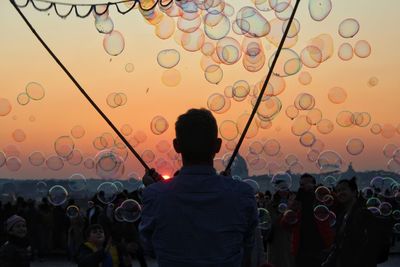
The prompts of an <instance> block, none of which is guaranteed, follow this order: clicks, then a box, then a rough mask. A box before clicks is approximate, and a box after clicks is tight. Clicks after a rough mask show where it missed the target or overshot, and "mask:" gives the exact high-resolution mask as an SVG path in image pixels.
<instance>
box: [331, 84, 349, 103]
mask: <svg viewBox="0 0 400 267" xmlns="http://www.w3.org/2000/svg"><path fill="white" fill-rule="evenodd" d="M328 98H329V100H330V101H331V102H332V103H334V104H342V103H343V102H345V101H346V98H347V93H346V91H345V90H344V89H343V88H341V87H332V88H331V89H329V93H328Z"/></svg>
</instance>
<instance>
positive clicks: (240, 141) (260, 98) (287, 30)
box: [225, 0, 300, 173]
mask: <svg viewBox="0 0 400 267" xmlns="http://www.w3.org/2000/svg"><path fill="white" fill-rule="evenodd" d="M299 4H300V0H297V1H296V4H295V6H294V8H293V12H292V14H291V15H290V19H289V23H288V25H287V26H286V29H285V32H284V34H283V36H282V39H281V42H280V43H279V46H278V50H277V51H276V53H275V57H274V60H273V61H272V64H271V67H270V68H269V71H268V75H267V77H266V78H265V81H264V84H263V86H262V88H261V91H260V94H259V96H258V98H257V102H256V103H255V105H254V108H253V110H252V112H251V115H250V118H249V120H248V121H247V124H246V127H245V128H244V130H243V132H242V135H241V136H240V139H239V142H238V143H237V145H236V147H235V150H234V151H233V153H232V156H231V158H230V159H229V163H228V165H227V166H226V168H225V172H226V173H229V171H230V169H231V166H232V164H233V161H234V160H235V157H236V156H237V154H238V152H239V149H240V147H241V145H242V143H243V140H244V138H245V136H246V133H247V131H248V130H249V128H250V125H251V122H252V121H253V119H254V116H255V115H256V112H257V109H258V107H259V106H260V103H261V100H262V98H263V95H264V92H265V89H266V88H267V85H268V83H269V80H270V78H271V76H272V72H273V71H274V67H275V64H276V62H277V61H278V58H279V55H280V53H281V50H282V48H283V44H284V43H285V40H286V37H287V35H288V33H289V29H290V26H291V25H292V22H293V19H294V17H295V15H296V11H297V8H298V6H299Z"/></svg>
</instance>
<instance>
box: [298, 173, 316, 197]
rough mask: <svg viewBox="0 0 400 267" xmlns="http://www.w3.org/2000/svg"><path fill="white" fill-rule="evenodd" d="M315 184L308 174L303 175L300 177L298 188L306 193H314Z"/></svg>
mask: <svg viewBox="0 0 400 267" xmlns="http://www.w3.org/2000/svg"><path fill="white" fill-rule="evenodd" d="M316 183H317V182H316V180H315V178H314V176H312V175H311V174H309V173H305V174H303V175H302V176H301V177H300V188H301V189H302V190H304V191H306V192H311V191H314V189H315V185H316Z"/></svg>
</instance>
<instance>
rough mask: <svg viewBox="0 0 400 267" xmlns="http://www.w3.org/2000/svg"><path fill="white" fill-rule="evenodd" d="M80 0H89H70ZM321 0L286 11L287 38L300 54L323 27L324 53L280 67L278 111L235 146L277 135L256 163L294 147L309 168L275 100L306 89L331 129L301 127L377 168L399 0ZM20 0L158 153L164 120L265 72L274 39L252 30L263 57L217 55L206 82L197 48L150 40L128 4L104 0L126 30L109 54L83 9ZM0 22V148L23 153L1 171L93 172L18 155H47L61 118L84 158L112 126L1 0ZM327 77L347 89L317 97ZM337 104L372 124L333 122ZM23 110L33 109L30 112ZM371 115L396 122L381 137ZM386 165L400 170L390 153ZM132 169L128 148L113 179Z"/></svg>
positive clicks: (399, 56) (359, 163) (399, 38)
mask: <svg viewBox="0 0 400 267" xmlns="http://www.w3.org/2000/svg"><path fill="white" fill-rule="evenodd" d="M62 2H68V1H67V0H62ZM70 2H71V1H70ZM85 2H86V3H88V2H91V3H93V1H84V0H80V1H78V0H77V1H74V3H85ZM225 2H227V3H229V4H231V5H232V6H233V7H234V8H235V15H236V12H237V11H238V10H240V8H241V7H244V6H251V7H254V3H253V2H252V1H251V0H243V1H232V0H226V1H225ZM239 2H240V3H239ZM332 2H333V7H332V11H331V12H330V14H329V16H328V17H327V18H326V19H324V20H323V21H321V22H317V21H315V20H313V19H312V18H311V17H310V14H309V10H308V3H309V1H308V0H303V1H301V3H300V7H299V10H298V13H297V14H296V18H297V19H298V21H299V22H300V25H301V29H300V32H299V34H298V41H297V43H296V45H295V46H293V47H292V49H293V50H294V51H296V52H297V53H298V54H300V52H301V51H302V49H303V48H304V47H305V46H306V45H307V43H308V42H309V40H310V39H312V38H314V37H316V36H318V35H320V34H329V35H330V36H331V37H332V39H333V44H334V47H333V54H332V56H331V58H329V59H328V60H327V61H325V62H323V63H321V65H320V66H319V67H317V68H307V67H306V66H303V67H302V69H301V70H300V72H299V73H297V74H295V75H292V76H289V77H286V78H285V82H286V89H285V91H284V92H283V93H282V94H280V95H279V96H278V97H279V99H280V100H281V102H282V110H281V112H280V114H279V115H278V116H277V117H276V118H275V119H274V120H273V121H272V127H271V128H269V129H261V128H260V129H259V131H258V134H257V135H256V136H255V137H254V138H251V139H246V141H245V143H244V145H243V147H242V149H241V154H242V155H243V156H245V155H247V154H248V151H249V149H248V146H249V145H250V144H251V143H252V142H254V141H259V142H261V143H264V142H265V141H267V140H269V139H276V140H278V141H279V142H280V144H281V153H280V154H279V155H278V156H275V157H271V156H266V155H265V154H264V153H262V154H261V155H260V157H262V158H263V159H264V160H265V161H266V163H271V162H276V163H277V164H278V165H281V168H282V170H284V169H287V168H288V167H286V166H284V164H285V157H286V156H287V155H288V154H295V155H296V156H297V158H298V160H299V163H300V164H301V165H302V166H303V167H304V170H308V171H318V169H317V168H316V166H315V164H314V163H311V162H310V161H309V160H307V156H306V155H307V152H308V151H309V148H306V147H304V146H302V145H301V144H300V143H299V137H298V136H295V135H293V134H292V132H291V127H292V123H293V121H292V120H290V119H289V118H288V117H287V116H286V115H285V110H286V108H287V107H288V106H290V105H293V102H294V100H295V98H296V97H297V96H298V95H299V94H300V93H308V94H311V95H312V96H314V98H315V102H316V103H315V107H316V108H318V109H320V110H321V111H322V114H323V115H322V117H323V118H324V119H329V120H330V121H332V122H333V124H334V130H333V131H332V132H331V133H329V134H326V135H324V134H321V133H319V132H318V130H317V129H316V127H315V126H313V127H312V128H311V130H310V131H311V132H313V133H314V134H315V135H316V136H317V138H318V139H320V140H322V141H323V143H324V144H325V147H324V149H323V150H335V151H336V152H338V153H339V154H340V155H341V156H342V158H343V161H344V162H345V164H344V165H345V166H344V168H346V165H347V163H348V162H350V161H351V162H353V165H354V168H355V169H356V170H364V169H368V170H369V169H386V168H387V162H388V161H389V160H390V158H387V157H385V156H384V154H383V152H382V151H383V148H384V146H385V145H387V144H395V145H397V146H399V147H400V128H398V127H399V126H400V117H399V115H400V105H399V99H400V90H399V89H400V75H399V70H400V52H399V43H400V35H399V34H398V29H397V27H398V25H399V24H400V17H399V16H398V12H399V10H400V1H397V0H387V1H373V0H364V1H359V0H347V1H332ZM96 3H101V1H96ZM292 4H294V0H292ZM21 10H22V11H23V13H24V14H25V15H26V17H27V18H28V20H29V21H30V22H31V23H32V25H33V26H34V27H35V28H36V30H37V32H38V33H39V34H40V35H41V36H42V38H43V39H44V40H45V42H46V43H47V44H48V46H49V47H50V48H51V49H52V50H53V51H54V53H55V54H56V55H57V56H58V57H59V58H60V60H61V62H63V64H64V65H65V66H66V67H67V68H68V69H69V70H70V72H71V73H72V74H73V75H74V76H75V78H76V79H77V80H78V82H79V83H80V84H81V85H82V86H83V88H85V89H86V91H87V92H88V94H89V95H90V96H91V97H92V98H93V100H94V101H95V102H96V103H97V104H98V105H99V107H100V108H101V109H102V110H103V111H104V112H105V114H107V115H108V116H109V118H110V119H111V120H112V121H113V123H114V124H115V125H116V126H117V127H118V128H121V126H122V125H124V124H129V125H130V126H131V127H132V129H133V134H131V135H130V136H127V139H128V140H129V139H131V138H132V136H133V135H134V133H135V132H136V131H139V130H141V131H144V132H145V133H146V135H147V140H146V141H145V142H144V143H141V144H139V145H138V146H137V147H136V148H137V150H138V152H139V153H142V152H143V151H145V150H147V149H150V150H152V151H154V152H155V153H156V157H163V158H165V159H167V158H168V157H167V156H166V155H165V154H163V153H159V152H156V144H157V143H158V142H160V141H161V140H167V141H168V142H172V139H173V136H174V123H175V120H176V118H177V116H178V115H180V114H182V113H184V112H185V111H186V110H188V109H189V108H191V107H207V99H208V97H209V96H210V95H211V94H213V93H222V94H223V93H224V89H225V87H226V86H229V85H232V84H234V83H235V82H236V81H237V80H246V81H247V82H248V83H249V84H251V85H253V84H255V83H256V82H258V81H260V80H261V79H262V78H263V77H265V75H266V74H267V72H268V60H269V58H270V56H271V55H272V54H273V53H274V51H275V49H276V48H275V47H274V46H273V45H272V44H270V43H269V42H268V39H267V38H265V37H262V38H260V40H262V43H263V48H264V52H265V56H266V60H267V63H266V64H265V65H264V67H263V68H262V69H261V70H260V71H258V72H249V71H247V70H246V69H245V68H244V67H243V65H242V59H241V60H240V61H239V62H237V63H236V64H234V65H229V66H228V65H224V64H220V66H221V68H222V69H223V72H224V76H223V79H222V80H221V82H220V83H218V84H217V85H215V84H211V83H209V82H208V81H207V80H206V79H205V77H204V71H203V69H202V68H201V66H200V60H201V58H202V52H201V51H196V52H189V51H186V50H184V49H183V48H182V47H181V46H180V45H178V44H177V42H176V41H175V40H174V37H173V36H172V37H171V38H169V39H167V40H161V39H160V38H158V37H157V36H156V35H155V32H154V28H155V27H154V26H153V25H151V24H150V23H148V22H147V21H146V20H145V19H144V18H143V15H142V14H141V13H140V12H139V10H137V9H135V10H132V11H131V12H129V13H128V14H126V15H121V14H119V13H118V12H117V11H116V10H115V8H114V7H112V8H111V10H110V12H109V16H110V17H111V18H112V20H113V22H114V30H118V31H119V32H121V33H122V34H123V36H124V40H125V48H124V51H123V52H122V53H121V54H119V55H118V56H110V55H109V54H107V53H106V51H105V50H104V48H103V39H104V34H101V33H99V32H98V31H97V30H96V27H95V23H94V22H95V19H94V17H93V16H92V15H90V16H88V17H87V18H83V19H81V18H77V17H76V16H75V15H73V14H72V15H70V16H69V17H67V18H66V19H62V18H60V17H58V16H57V15H56V14H55V12H54V9H51V10H50V11H46V12H40V11H38V10H36V9H34V8H33V7H32V5H31V4H29V5H28V7H26V8H22V9H21ZM260 13H261V14H263V15H265V17H266V18H267V20H269V21H271V20H272V18H273V17H274V15H273V11H269V12H264V13H263V12H261V11H260ZM235 15H233V16H232V17H231V18H230V19H231V20H232V18H233V17H234V16H235ZM347 18H354V19H356V20H357V21H358V22H359V24H360V30H359V32H358V33H357V35H355V36H354V37H353V38H349V39H345V38H343V37H341V36H340V35H339V34H338V27H339V24H340V23H341V22H342V21H343V20H344V19H347ZM0 25H1V27H0V36H1V37H0V46H1V47H0V48H1V49H0V59H1V61H0V62H1V63H0V98H4V99H7V100H8V101H9V102H10V103H11V105H12V110H11V112H10V113H9V114H7V115H6V116H0V151H1V150H5V151H9V150H10V147H11V150H12V148H17V150H18V151H19V155H18V157H19V158H20V160H21V163H22V167H21V168H20V169H19V170H17V171H10V170H9V169H8V168H7V167H6V166H3V167H0V177H11V178H50V177H59V178H62V177H68V176H70V175H71V174H73V173H76V172H79V173H83V174H85V175H86V176H87V177H95V176H96V172H95V171H94V170H88V169H87V168H85V167H84V166H83V163H81V164H80V165H79V166H72V165H70V164H69V163H67V162H65V164H64V168H62V169H61V170H59V171H52V170H49V169H48V168H47V167H45V166H46V164H43V166H40V167H34V166H32V165H31V164H30V163H29V160H28V156H29V155H30V154H31V153H32V152H34V151H41V152H42V153H43V154H44V155H45V156H46V157H48V156H50V155H52V154H55V151H54V141H55V140H56V139H57V138H58V137H59V136H65V135H70V134H71V133H70V132H71V129H72V128H73V127H74V126H77V125H80V126H82V127H83V128H84V129H85V132H86V133H85V135H84V136H83V137H82V138H80V139H74V142H75V148H77V149H79V150H80V151H81V152H82V154H83V159H85V158H87V157H94V156H95V155H96V154H97V152H98V151H97V150H96V149H95V148H94V147H93V145H92V144H93V140H94V139H95V138H96V137H97V136H99V135H101V134H102V133H104V132H110V133H112V130H111V129H110V128H109V127H108V125H107V124H106V123H105V122H104V121H103V119H102V118H101V117H100V116H99V115H98V114H97V113H96V112H95V110H94V109H93V108H92V107H91V106H90V105H89V103H88V102H87V101H86V100H85V99H84V98H83V96H82V95H81V94H80V93H79V91H78V90H77V88H76V87H75V86H74V84H73V83H72V82H71V81H70V80H69V78H68V77H67V76H66V75H65V73H64V72H63V71H62V70H61V69H60V67H59V66H58V65H57V64H56V63H55V61H54V60H53V59H52V58H51V56H50V55H49V54H48V53H47V51H46V50H45V49H44V48H43V47H42V46H41V44H40V43H39V41H38V40H37V39H36V38H35V36H34V35H33V34H32V33H31V32H30V30H29V29H28V27H27V25H26V24H25V23H24V21H23V20H22V18H21V17H20V16H19V15H18V13H17V11H16V10H15V9H14V7H13V6H12V5H11V3H10V2H9V1H0ZM201 27H202V26H201ZM176 31H178V30H176ZM229 36H232V37H234V38H235V39H237V40H238V41H239V42H241V40H242V38H243V37H242V36H239V35H235V34H234V33H230V34H229ZM359 40H367V41H368V42H369V44H370V45H371V48H372V53H371V55H370V56H369V57H367V58H359V57H357V56H355V55H354V57H353V58H352V59H351V60H349V61H343V60H341V59H340V58H339V57H338V49H339V47H340V45H341V44H343V43H345V42H348V43H350V44H351V45H353V46H354V45H355V44H356V43H357V41H359ZM163 49H176V50H177V51H179V53H180V62H179V64H178V65H177V66H176V67H174V69H175V70H178V71H179V72H180V74H181V80H180V83H179V84H178V85H177V86H174V87H168V86H166V85H165V84H164V83H163V82H162V75H163V72H164V71H165V70H166V69H164V68H162V67H161V66H160V65H159V64H158V63H157V54H158V52H159V51H161V50H163ZM128 63H131V64H133V66H134V70H133V71H132V72H127V71H126V70H125V66H126V64H128ZM303 71H307V72H309V73H310V74H311V76H312V82H311V83H310V84H309V85H302V84H301V83H299V80H298V78H299V74H300V73H301V72H303ZM371 77H376V78H377V79H378V81H379V82H378V84H377V85H376V86H374V87H371V86H369V85H368V81H369V80H370V78H371ZM30 82H37V83H39V84H41V85H42V86H43V88H44V89H45V97H44V98H43V99H41V100H39V101H35V100H30V102H29V103H28V104H26V105H20V104H19V103H18V102H17V96H18V95H19V94H20V93H22V92H25V87H26V85H27V84H29V83H30ZM336 86H338V87H342V88H343V89H345V91H346V92H347V99H346V100H345V102H344V103H341V104H334V103H332V102H331V101H329V99H328V91H329V89H330V88H332V87H336ZM113 92H116V93H119V92H123V93H125V94H126V96H127V103H126V104H125V105H123V106H120V107H117V108H111V107H109V106H108V105H107V102H106V98H107V96H108V95H109V94H111V93H113ZM251 107H252V106H251V105H250V104H249V100H248V99H246V100H245V101H243V102H236V101H234V100H232V106H231V108H230V109H229V110H228V111H227V112H226V113H224V114H215V117H216V118H217V121H218V123H219V124H220V123H222V122H223V121H224V120H233V121H236V120H237V118H238V117H239V116H240V115H241V114H243V113H245V112H247V113H250V112H251ZM343 110H349V111H352V112H368V113H369V114H370V115H371V118H372V119H371V123H370V124H369V125H368V126H366V127H358V126H353V127H349V128H343V127H340V126H339V125H338V124H337V123H336V116H337V114H338V113H339V112H340V111H343ZM300 114H303V115H305V114H307V112H304V111H302V112H300ZM157 115H161V116H163V117H164V118H165V119H166V120H167V121H168V124H169V128H168V130H167V131H166V132H164V133H162V134H161V135H155V134H153V133H152V132H151V130H150V122H151V120H152V118H154V117H155V116H157ZM33 117H34V118H35V120H34V121H31V120H33ZM374 123H378V124H380V125H385V124H386V125H387V124H391V125H392V126H394V127H395V128H397V132H396V133H395V134H392V136H391V137H390V138H385V137H384V136H382V134H377V135H374V134H372V133H371V131H370V128H371V126H372V125H373V124H374ZM17 129H21V130H22V131H23V132H24V133H25V135H26V139H25V140H23V141H22V142H17V141H16V140H15V139H14V138H13V133H14V132H15V130H17ZM112 134H113V135H114V133H112ZM351 138H360V139H361V140H362V141H363V143H364V146H365V148H364V150H363V152H362V153H361V154H359V155H357V156H353V155H350V154H349V153H348V152H347V151H346V143H347V141H348V140H349V139H351ZM222 150H223V151H221V153H220V154H219V155H218V157H222V156H223V155H224V154H225V153H227V152H228V151H227V149H226V148H225V146H224V147H223V149H222ZM9 153H11V154H12V152H9ZM6 154H7V153H6ZM17 154H18V153H17ZM150 165H152V163H150ZM396 166H398V171H399V172H400V162H399V164H398V165H396ZM396 166H395V167H396ZM131 171H136V172H138V173H142V172H143V169H142V167H141V166H140V165H139V164H138V161H137V160H136V159H135V158H134V157H133V155H129V157H128V159H127V161H126V163H125V172H124V174H123V177H122V178H126V177H127V174H129V173H130V172H131ZM266 172H268V168H267V167H265V168H263V169H262V170H254V171H251V173H254V174H260V173H266Z"/></svg>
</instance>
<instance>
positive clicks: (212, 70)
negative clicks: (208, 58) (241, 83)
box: [204, 65, 224, 84]
mask: <svg viewBox="0 0 400 267" xmlns="http://www.w3.org/2000/svg"><path fill="white" fill-rule="evenodd" d="M223 76H224V72H223V70H222V69H221V67H220V66H218V65H210V66H208V67H207V68H206V70H205V71H204V77H205V78H206V80H207V81H208V82H209V83H212V84H219V82H220V81H221V80H222V78H223Z"/></svg>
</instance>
